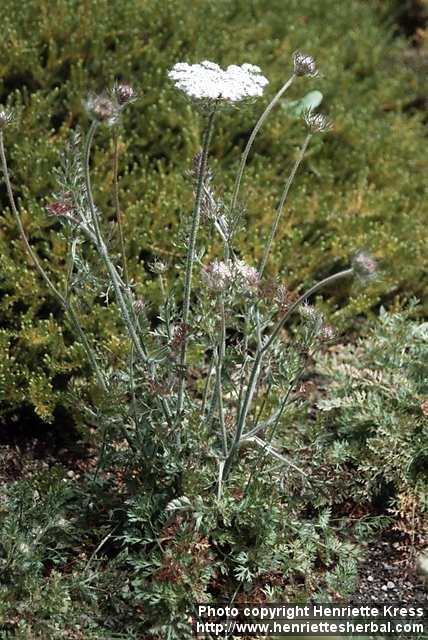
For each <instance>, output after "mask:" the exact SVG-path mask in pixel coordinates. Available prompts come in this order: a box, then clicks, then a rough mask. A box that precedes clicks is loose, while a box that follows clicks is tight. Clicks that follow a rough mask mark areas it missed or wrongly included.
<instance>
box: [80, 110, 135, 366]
mask: <svg viewBox="0 0 428 640" xmlns="http://www.w3.org/2000/svg"><path fill="white" fill-rule="evenodd" d="M97 125H98V123H97V122H96V121H94V122H93V123H92V124H91V126H90V128H89V131H88V135H87V138H86V143H85V150H84V172H85V186H86V195H87V198H88V203H89V210H90V213H91V219H92V224H93V227H94V232H95V237H96V242H97V248H98V252H99V254H100V256H101V258H102V260H103V262H104V264H105V266H106V269H107V271H108V274H109V276H110V279H111V282H112V285H113V288H114V291H115V295H116V300H117V303H118V306H119V309H120V312H121V315H122V318H123V320H124V322H125V324H126V327H127V329H128V333H129V337H130V338H131V340H132V342H133V344H134V347H135V350H136V352H137V354H138V356H139V357H140V358H141V360H143V362H145V363H146V364H147V362H148V357H147V354H146V353H145V349H144V348H143V347H142V345H141V343H140V339H139V337H138V335H137V332H136V328H135V326H134V324H133V322H132V320H131V316H130V313H129V311H128V307H127V305H126V302H125V299H124V297H123V295H122V289H121V282H120V279H119V276H118V274H117V272H116V269H115V267H114V266H113V264H112V262H111V260H110V257H109V255H108V251H107V247H106V245H105V242H104V240H103V237H102V234H101V229H100V224H99V220H98V213H97V211H96V209H95V204H94V199H93V195H92V187H91V177H90V171H89V161H90V154H91V146H92V141H93V139H94V134H95V131H96V128H97Z"/></svg>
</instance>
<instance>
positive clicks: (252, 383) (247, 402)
mask: <svg viewBox="0 0 428 640" xmlns="http://www.w3.org/2000/svg"><path fill="white" fill-rule="evenodd" d="M353 273H354V270H353V269H352V268H350V269H345V270H343V271H339V272H338V273H335V274H333V275H331V276H328V277H327V278H324V279H323V280H321V281H320V282H317V283H316V284H314V285H313V287H311V288H310V289H308V290H307V291H305V292H304V293H302V295H301V296H300V297H299V298H298V299H297V300H296V301H295V302H294V303H293V304H292V305H291V306H290V308H289V309H288V310H287V312H286V313H285V314H284V315H283V317H282V318H281V319H280V320H279V321H278V322H277V324H276V325H275V327H274V328H273V330H272V333H271V335H270V337H269V339H268V340H267V341H266V343H265V344H264V345H263V346H262V347H259V348H258V350H257V352H256V355H255V357H254V363H253V367H252V370H251V373H250V378H249V381H248V386H247V391H246V394H245V398H244V401H243V404H242V407H241V410H240V412H239V417H238V420H237V425H236V430H235V436H234V439H233V442H232V445H231V447H230V448H229V455H228V457H227V460H226V464H225V469H224V474H223V475H224V478H226V477H227V475H228V473H229V471H230V467H231V464H232V462H233V458H234V456H235V455H236V453H237V451H238V449H239V444H240V441H241V437H242V432H243V430H244V427H245V423H246V419H247V415H248V411H249V409H250V406H251V402H252V400H253V396H254V391H255V389H256V386H257V381H258V378H259V373H260V369H261V364H262V360H263V356H264V355H265V353H266V352H267V351H268V350H269V349H270V347H271V346H272V344H273V342H274V341H275V339H276V338H277V337H278V334H279V332H280V331H281V329H282V328H283V327H284V325H285V323H286V322H287V320H288V318H289V317H290V316H291V314H292V313H293V312H294V311H295V310H296V309H297V308H298V307H299V305H300V304H302V302H304V301H305V300H307V298H309V297H310V296H311V295H313V294H314V293H316V292H317V291H319V290H320V289H322V288H323V287H325V286H327V285H329V284H331V283H332V282H335V281H336V280H340V279H342V278H346V277H348V276H351V275H352V274H353Z"/></svg>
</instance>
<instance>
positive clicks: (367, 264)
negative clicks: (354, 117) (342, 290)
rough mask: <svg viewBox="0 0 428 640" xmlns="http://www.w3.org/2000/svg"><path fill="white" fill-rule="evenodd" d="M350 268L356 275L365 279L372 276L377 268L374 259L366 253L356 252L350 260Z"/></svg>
mask: <svg viewBox="0 0 428 640" xmlns="http://www.w3.org/2000/svg"><path fill="white" fill-rule="evenodd" d="M352 268H353V270H354V273H355V274H356V275H357V276H360V278H363V279H365V280H367V279H370V278H374V277H375V275H376V273H377V270H378V266H377V262H376V260H375V259H374V258H372V257H371V256H369V255H367V254H366V253H358V254H357V255H356V256H355V258H354V259H353V260H352Z"/></svg>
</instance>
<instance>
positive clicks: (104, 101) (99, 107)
mask: <svg viewBox="0 0 428 640" xmlns="http://www.w3.org/2000/svg"><path fill="white" fill-rule="evenodd" d="M85 106H86V109H87V111H88V112H89V113H90V114H91V115H92V117H93V118H95V120H98V122H104V123H106V124H108V125H113V124H115V123H116V122H117V119H118V117H119V105H118V103H117V102H116V100H114V99H112V98H110V97H109V96H108V95H107V94H106V93H103V94H100V95H93V96H89V98H88V99H87V101H86V103H85Z"/></svg>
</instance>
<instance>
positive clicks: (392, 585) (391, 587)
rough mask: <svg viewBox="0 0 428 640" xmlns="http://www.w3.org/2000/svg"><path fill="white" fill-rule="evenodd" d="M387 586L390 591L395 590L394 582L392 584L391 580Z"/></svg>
mask: <svg viewBox="0 0 428 640" xmlns="http://www.w3.org/2000/svg"><path fill="white" fill-rule="evenodd" d="M386 586H387V588H388V589H393V588H394V587H395V584H394V583H393V582H391V580H389V581H388V582H387V583H386Z"/></svg>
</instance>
